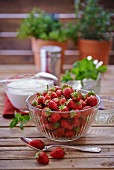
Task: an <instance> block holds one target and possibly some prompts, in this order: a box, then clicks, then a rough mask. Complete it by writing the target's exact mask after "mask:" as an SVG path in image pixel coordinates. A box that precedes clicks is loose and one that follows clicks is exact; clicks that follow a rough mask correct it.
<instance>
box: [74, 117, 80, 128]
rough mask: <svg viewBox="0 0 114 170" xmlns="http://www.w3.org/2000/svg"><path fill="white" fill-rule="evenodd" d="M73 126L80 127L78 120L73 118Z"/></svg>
mask: <svg viewBox="0 0 114 170" xmlns="http://www.w3.org/2000/svg"><path fill="white" fill-rule="evenodd" d="M73 125H74V126H76V127H79V126H80V121H79V119H78V118H76V117H75V118H74V122H73Z"/></svg>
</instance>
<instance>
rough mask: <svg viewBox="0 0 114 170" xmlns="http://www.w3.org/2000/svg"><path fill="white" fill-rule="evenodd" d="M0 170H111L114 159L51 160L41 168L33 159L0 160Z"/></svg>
mask: <svg viewBox="0 0 114 170" xmlns="http://www.w3.org/2000/svg"><path fill="white" fill-rule="evenodd" d="M0 168H1V169H2V170H3V169H4V170H6V169H7V170H9V169H11V170H13V169H15V170H16V169H18V170H21V169H23V170H25V169H32V170H35V169H42V170H43V169H45V170H46V169H50V170H57V169H61V170H67V169H68V170H71V169H78V170H80V169H81V170H85V169H89V170H91V169H100V168H101V169H110V170H111V169H113V168H114V158H99V159H97V158H91V159H90V158H82V159H80V158H70V159H62V160H55V159H51V160H50V163H49V165H47V166H45V165H44V166H43V165H40V164H38V163H37V162H36V160H35V159H33V160H32V159H29V160H1V162H0Z"/></svg>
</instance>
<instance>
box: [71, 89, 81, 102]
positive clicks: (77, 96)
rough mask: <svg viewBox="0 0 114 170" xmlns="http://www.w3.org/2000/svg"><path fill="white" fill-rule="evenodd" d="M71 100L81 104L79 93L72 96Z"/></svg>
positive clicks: (76, 92)
mask: <svg viewBox="0 0 114 170" xmlns="http://www.w3.org/2000/svg"><path fill="white" fill-rule="evenodd" d="M71 98H72V100H73V101H75V102H79V101H80V94H79V92H78V91H75V92H73V93H72V94H71Z"/></svg>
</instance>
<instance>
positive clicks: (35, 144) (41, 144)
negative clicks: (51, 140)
mask: <svg viewBox="0 0 114 170" xmlns="http://www.w3.org/2000/svg"><path fill="white" fill-rule="evenodd" d="M29 145H31V146H33V147H35V148H37V149H43V148H44V146H45V145H44V142H43V141H41V140H32V141H30V142H29Z"/></svg>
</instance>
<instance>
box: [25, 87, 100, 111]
mask: <svg viewBox="0 0 114 170" xmlns="http://www.w3.org/2000/svg"><path fill="white" fill-rule="evenodd" d="M77 90H78V91H83V92H89V91H88V90H82V89H77ZM35 95H36V93H34V94H32V95H29V96H28V97H27V99H26V104H27V106H28V109H29V108H30V109H34V110H39V111H42V110H43V109H39V108H37V107H34V106H32V105H31V103H29V99H30V98H31V97H33V96H35ZM96 97H97V99H98V103H97V105H95V106H93V107H91V108H88V109H84V110H71V111H64V112H61V111H48V112H49V113H57V112H58V113H61V114H63V113H73V112H84V111H87V110H91V109H94V108H96V107H97V106H98V105H99V104H100V102H101V100H100V97H99V96H98V95H96Z"/></svg>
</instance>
